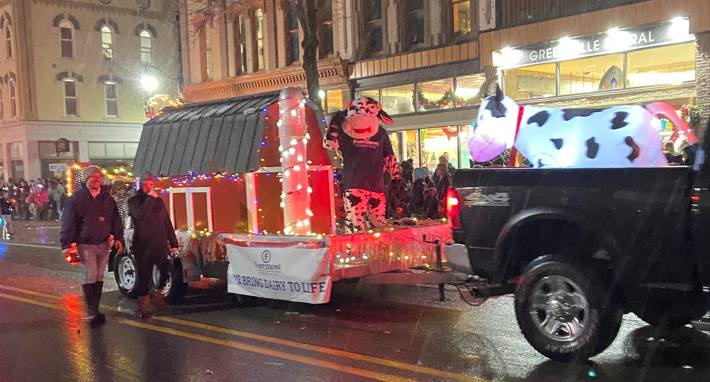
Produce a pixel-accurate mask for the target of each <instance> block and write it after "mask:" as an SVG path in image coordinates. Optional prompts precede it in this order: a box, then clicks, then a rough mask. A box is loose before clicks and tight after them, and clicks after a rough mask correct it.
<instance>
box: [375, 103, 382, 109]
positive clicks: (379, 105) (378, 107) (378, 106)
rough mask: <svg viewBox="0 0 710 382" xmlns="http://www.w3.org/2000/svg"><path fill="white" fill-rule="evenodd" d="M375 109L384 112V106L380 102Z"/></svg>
mask: <svg viewBox="0 0 710 382" xmlns="http://www.w3.org/2000/svg"><path fill="white" fill-rule="evenodd" d="M375 107H376V108H377V110H382V104H381V103H379V102H377V103H376V104H375Z"/></svg>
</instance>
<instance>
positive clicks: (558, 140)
mask: <svg viewBox="0 0 710 382" xmlns="http://www.w3.org/2000/svg"><path fill="white" fill-rule="evenodd" d="M550 141H552V143H553V144H554V145H555V148H556V149H557V150H559V149H561V148H562V145H564V144H565V140H564V139H562V138H550Z"/></svg>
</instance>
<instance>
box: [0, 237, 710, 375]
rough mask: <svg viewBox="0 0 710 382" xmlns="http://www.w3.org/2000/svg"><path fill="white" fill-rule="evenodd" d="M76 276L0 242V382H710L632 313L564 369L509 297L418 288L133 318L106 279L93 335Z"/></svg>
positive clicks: (695, 336) (224, 303)
mask: <svg viewBox="0 0 710 382" xmlns="http://www.w3.org/2000/svg"><path fill="white" fill-rule="evenodd" d="M49 236H51V234H50V235H49ZM48 244H50V245H54V244H53V243H51V242H50V243H48ZM79 272H80V269H79V267H77V266H70V265H68V264H66V263H65V262H64V261H63V260H62V258H61V255H60V252H59V250H58V249H57V248H55V247H51V246H50V247H46V246H38V245H35V244H30V243H28V242H25V243H22V244H3V243H0V382H4V381H13V382H15V381H368V380H380V381H459V380H462V381H481V382H483V381H572V380H578V381H624V382H631V381H708V380H710V370H709V368H710V338H709V336H708V334H707V333H703V332H696V331H692V330H689V329H688V330H683V331H680V332H678V333H674V334H660V333H657V332H655V330H654V329H652V328H650V327H648V326H646V325H645V324H644V323H643V322H642V321H640V320H639V319H638V318H636V317H635V316H634V315H628V316H626V318H625V322H624V325H623V327H622V329H621V333H620V335H619V337H618V338H617V339H616V341H615V342H614V343H613V345H612V346H611V348H609V349H608V350H607V351H606V352H604V353H602V354H601V355H599V356H597V357H595V358H594V359H593V360H592V361H591V362H590V363H589V364H585V365H576V366H573V365H566V364H559V363H555V362H552V361H548V360H546V359H545V358H544V357H542V356H540V355H539V354H537V353H536V352H535V351H534V350H533V349H532V348H531V347H530V346H529V345H528V344H527V342H525V340H524V338H523V337H522V335H521V334H520V332H519V330H518V327H517V324H516V321H515V316H514V314H513V309H512V299H511V298H510V297H502V298H499V299H494V300H489V301H488V302H486V303H485V304H483V305H482V306H479V307H471V306H468V305H466V304H465V303H463V302H462V301H460V299H459V298H458V294H457V291H456V290H447V299H448V300H449V301H447V302H439V301H437V297H438V293H437V291H436V289H432V288H427V287H397V286H363V285H360V284H339V285H336V286H335V287H334V293H333V301H332V302H331V303H330V304H327V305H324V306H311V305H305V304H293V303H285V302H278V301H263V300H262V301H256V302H253V301H249V302H247V303H244V302H243V301H237V300H236V299H234V298H232V296H231V295H228V294H226V293H225V291H226V287H225V285H224V284H221V283H218V282H210V281H204V282H200V283H195V284H191V288H190V296H189V297H188V299H187V301H186V303H185V304H183V305H180V306H173V307H171V308H170V309H169V311H167V312H166V313H165V314H163V315H162V316H160V317H157V318H154V319H152V320H149V321H141V320H139V319H137V318H136V317H135V313H134V311H135V309H136V307H137V306H136V302H135V301H134V300H130V299H126V298H124V297H123V296H122V295H121V294H120V293H119V292H118V291H117V290H116V286H115V282H113V279H112V275H110V274H107V279H106V281H107V284H106V287H105V294H104V299H103V301H102V304H103V305H105V308H104V311H105V312H106V313H107V316H108V323H107V324H106V325H105V326H103V327H102V328H100V329H93V330H92V329H90V328H89V327H87V326H86V325H85V324H84V323H82V322H81V320H80V317H81V315H82V309H83V308H82V302H81V294H80V291H81V289H80V280H81V274H80V273H79ZM208 371H209V372H208ZM210 372H211V373H212V374H210Z"/></svg>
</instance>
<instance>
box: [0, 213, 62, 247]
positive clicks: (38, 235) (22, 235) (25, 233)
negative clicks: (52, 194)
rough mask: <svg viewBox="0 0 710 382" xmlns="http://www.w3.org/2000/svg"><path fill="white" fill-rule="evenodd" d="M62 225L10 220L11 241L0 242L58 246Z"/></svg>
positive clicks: (39, 221)
mask: <svg viewBox="0 0 710 382" xmlns="http://www.w3.org/2000/svg"><path fill="white" fill-rule="evenodd" d="M61 227H62V223H61V222H58V221H54V220H18V219H13V220H12V239H10V240H2V239H0V242H9V243H22V244H37V245H48V246H56V247H58V246H59V231H60V229H61Z"/></svg>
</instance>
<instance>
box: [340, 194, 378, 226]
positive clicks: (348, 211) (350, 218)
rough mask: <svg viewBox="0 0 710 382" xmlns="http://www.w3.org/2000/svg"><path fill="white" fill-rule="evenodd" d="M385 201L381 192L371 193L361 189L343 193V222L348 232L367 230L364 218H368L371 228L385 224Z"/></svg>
mask: <svg viewBox="0 0 710 382" xmlns="http://www.w3.org/2000/svg"><path fill="white" fill-rule="evenodd" d="M386 208H387V201H386V200H385V194H384V193H382V192H372V191H367V190H361V189H357V188H354V189H350V190H348V191H345V220H346V223H345V224H346V229H347V231H348V232H361V231H365V230H367V229H368V228H367V222H366V220H365V218H366V217H369V220H370V224H371V225H372V226H373V227H379V226H382V225H384V224H385V209H386Z"/></svg>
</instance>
